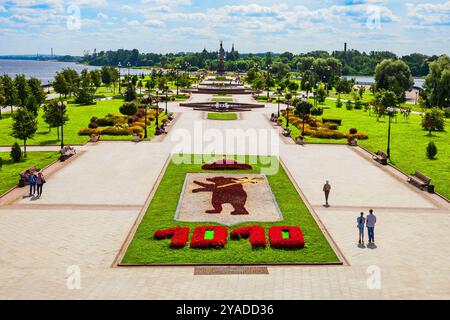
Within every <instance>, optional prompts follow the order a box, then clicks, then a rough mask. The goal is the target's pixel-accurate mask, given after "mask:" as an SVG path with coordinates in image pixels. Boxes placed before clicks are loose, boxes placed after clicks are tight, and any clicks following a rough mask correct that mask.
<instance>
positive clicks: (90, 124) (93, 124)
mask: <svg viewBox="0 0 450 320" xmlns="http://www.w3.org/2000/svg"><path fill="white" fill-rule="evenodd" d="M88 127H89V129H97V128H98V124H97V123H95V122H91V123H89V126H88Z"/></svg>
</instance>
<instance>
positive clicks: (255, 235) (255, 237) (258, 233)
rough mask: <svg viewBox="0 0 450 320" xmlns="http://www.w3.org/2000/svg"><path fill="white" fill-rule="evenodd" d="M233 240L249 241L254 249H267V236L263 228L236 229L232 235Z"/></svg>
mask: <svg viewBox="0 0 450 320" xmlns="http://www.w3.org/2000/svg"><path fill="white" fill-rule="evenodd" d="M230 237H231V239H234V240H240V239H249V241H250V244H251V246H252V248H253V249H257V248H266V245H267V241H266V234H265V232H264V228H263V227H261V226H250V227H244V228H238V229H234V230H233V231H232V232H231V235H230Z"/></svg>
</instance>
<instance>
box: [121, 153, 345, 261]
mask: <svg viewBox="0 0 450 320" xmlns="http://www.w3.org/2000/svg"><path fill="white" fill-rule="evenodd" d="M258 160H259V162H258V163H259V164H257V165H253V170H250V171H244V172H248V173H260V170H261V168H262V167H263V165H262V164H261V163H267V161H268V160H272V161H277V160H276V159H275V158H272V159H269V158H268V157H258ZM191 163H192V161H191ZM196 172H205V171H203V170H202V169H201V165H198V164H175V163H174V162H171V163H170V164H169V166H168V167H167V170H166V172H165V174H164V177H163V179H162V181H161V184H160V185H159V187H158V189H157V191H156V193H155V195H154V198H153V200H152V201H151V203H150V206H149V208H148V210H147V212H146V214H145V216H144V217H143V219H142V221H141V224H140V225H139V227H138V229H137V231H136V234H135V235H134V238H133V240H132V242H131V244H130V246H129V247H128V249H127V252H126V254H125V256H124V259H123V261H122V264H185V263H201V264H213V263H224V264H227V263H250V264H251V263H270V264H276V263H319V262H322V263H325V262H338V258H337V256H336V255H335V253H334V252H333V250H332V248H331V247H330V245H329V244H328V242H327V240H326V239H325V237H324V235H323V234H322V232H321V231H320V229H319V227H318V226H317V224H316V222H315V220H314V219H313V217H312V216H311V214H310V213H309V211H308V209H307V208H306V206H305V204H304V203H303V201H302V200H301V198H300V196H299V194H298V193H297V190H296V189H295V187H294V185H293V184H292V182H291V181H290V179H289V177H288V176H287V174H286V173H285V171H284V170H283V169H282V168H281V167H280V169H279V170H278V172H277V173H276V174H274V175H268V176H267V178H268V181H269V183H270V186H271V188H272V191H273V193H274V196H275V198H276V200H277V202H278V205H279V207H280V210H281V212H282V214H283V217H284V221H281V222H272V223H267V222H265V223H243V224H240V225H235V226H233V227H231V228H229V233H230V232H231V230H232V229H234V228H237V227H242V226H248V225H255V224H256V225H261V226H263V227H264V228H266V234H267V233H268V231H267V230H268V228H269V227H271V226H277V225H278V226H282V225H288V226H299V227H301V228H302V231H303V233H304V237H305V248H304V249H301V250H279V249H271V248H270V246H268V247H267V249H265V250H252V249H251V247H250V243H249V242H248V240H241V241H234V240H229V241H228V243H227V246H226V247H225V248H224V249H212V250H196V249H190V248H189V246H187V247H186V248H184V249H177V250H175V249H170V248H169V242H170V240H160V241H157V240H153V238H152V237H153V233H154V232H155V231H156V230H158V229H166V228H170V227H175V226H188V227H190V228H191V234H190V236H192V232H193V230H194V228H195V227H197V226H201V225H217V224H213V223H209V222H206V223H193V222H177V221H175V220H174V216H175V212H176V210H177V204H178V200H179V197H180V194H181V191H182V187H183V183H184V179H185V175H186V174H187V173H196ZM227 172H228V173H229V172H236V171H227ZM239 172H240V173H242V172H243V171H239ZM217 174H220V172H218V173H217Z"/></svg>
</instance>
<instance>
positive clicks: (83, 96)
mask: <svg viewBox="0 0 450 320" xmlns="http://www.w3.org/2000/svg"><path fill="white" fill-rule="evenodd" d="M96 91H97V89H96V88H95V85H94V83H93V82H92V78H91V73H90V72H88V70H87V69H84V70H83V71H81V77H80V86H79V88H78V90H77V91H76V93H75V102H76V103H78V104H83V105H88V104H93V103H94V95H95V92H96Z"/></svg>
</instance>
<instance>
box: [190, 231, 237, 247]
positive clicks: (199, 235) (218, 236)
mask: <svg viewBox="0 0 450 320" xmlns="http://www.w3.org/2000/svg"><path fill="white" fill-rule="evenodd" d="M207 231H210V232H212V233H213V234H214V236H213V238H212V239H205V235H206V233H207ZM227 235H228V230H227V228H225V227H209V226H202V227H197V228H195V230H194V235H193V236H192V239H191V248H192V249H208V248H224V247H225V245H226V244H227Z"/></svg>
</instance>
